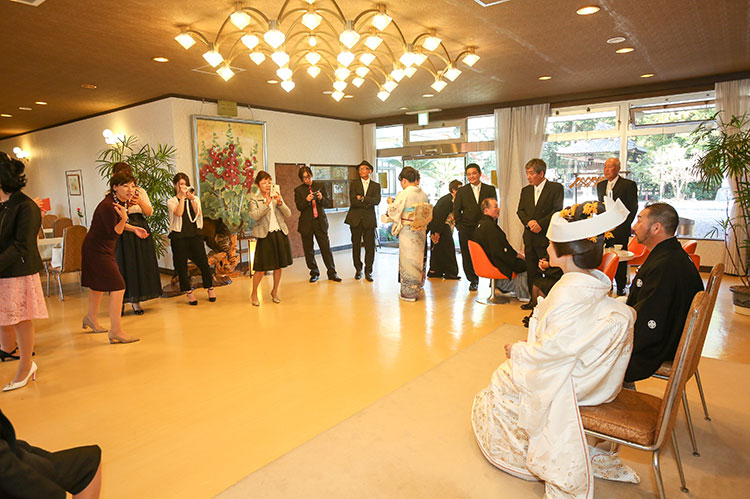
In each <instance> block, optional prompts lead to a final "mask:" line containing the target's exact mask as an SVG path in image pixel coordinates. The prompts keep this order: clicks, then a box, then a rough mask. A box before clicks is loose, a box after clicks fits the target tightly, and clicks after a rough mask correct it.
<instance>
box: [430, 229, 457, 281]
mask: <svg viewBox="0 0 750 499" xmlns="http://www.w3.org/2000/svg"><path fill="white" fill-rule="evenodd" d="M438 234H440V240H439V241H438V243H437V244H434V243H430V244H431V250H430V275H434V276H448V277H455V276H457V275H458V261H457V260H456V247H455V246H454V242H453V233H452V231H450V230H444V231H441V232H438Z"/></svg>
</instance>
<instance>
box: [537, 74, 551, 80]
mask: <svg viewBox="0 0 750 499" xmlns="http://www.w3.org/2000/svg"><path fill="white" fill-rule="evenodd" d="M539 79H540V80H542V81H544V80H551V79H552V77H551V76H548V75H545V76H540V77H539Z"/></svg>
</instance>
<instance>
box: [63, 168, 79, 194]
mask: <svg viewBox="0 0 750 499" xmlns="http://www.w3.org/2000/svg"><path fill="white" fill-rule="evenodd" d="M65 179H66V180H67V182H68V196H80V195H81V174H80V172H70V171H68V172H65Z"/></svg>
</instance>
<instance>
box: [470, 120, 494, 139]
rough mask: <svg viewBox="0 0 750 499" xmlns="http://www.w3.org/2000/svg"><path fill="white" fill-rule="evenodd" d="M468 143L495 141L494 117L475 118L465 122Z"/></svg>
mask: <svg viewBox="0 0 750 499" xmlns="http://www.w3.org/2000/svg"><path fill="white" fill-rule="evenodd" d="M466 131H467V132H468V133H467V135H468V142H485V141H489V140H493V141H494V140H495V117H494V116H493V115H490V116H477V117H474V118H469V119H467V120H466Z"/></svg>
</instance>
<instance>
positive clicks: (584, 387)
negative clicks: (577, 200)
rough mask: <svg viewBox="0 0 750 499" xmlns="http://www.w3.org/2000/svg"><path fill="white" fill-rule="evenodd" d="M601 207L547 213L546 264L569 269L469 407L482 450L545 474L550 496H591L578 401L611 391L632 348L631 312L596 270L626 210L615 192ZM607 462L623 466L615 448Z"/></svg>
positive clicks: (507, 466)
mask: <svg viewBox="0 0 750 499" xmlns="http://www.w3.org/2000/svg"><path fill="white" fill-rule="evenodd" d="M607 208H608V211H606V212H604V213H602V214H597V212H601V211H602V210H603V206H602V205H601V203H596V202H591V203H585V204H584V205H574V206H572V207H571V208H568V209H566V210H563V211H561V212H558V213H556V214H555V215H553V217H552V221H551V223H550V227H549V229H548V231H547V237H548V238H549V240H550V245H549V249H548V251H549V259H550V264H551V265H554V266H558V267H560V268H562V269H563V271H564V272H565V274H564V275H563V277H562V278H561V279H560V281H559V282H558V283H557V284H555V287H554V288H552V291H551V292H550V293H549V295H548V296H547V298H546V299H544V300H543V301H540V303H539V304H538V305H537V306H536V308H535V309H534V313H533V315H532V317H531V319H530V321H529V332H528V338H527V340H526V341H521V342H518V343H514V344H512V345H506V347H505V350H506V355H507V356H508V360H507V361H505V362H504V363H503V364H502V365H500V367H499V368H498V369H497V370H496V371H495V372H494V374H493V375H492V379H491V382H490V384H489V386H488V387H487V388H485V389H484V390H482V391H481V392H479V394H477V395H476V397H475V398H474V405H473V407H472V425H473V427H474V434H475V436H476V439H477V442H478V444H479V447H480V449H481V450H482V453H483V454H484V456H485V457H486V458H487V459H488V460H489V461H490V462H491V463H492V464H493V465H495V466H496V467H498V468H500V469H501V470H503V471H505V472H507V473H509V474H511V475H514V476H516V477H519V478H523V479H525V480H541V481H544V482H545V492H546V493H545V497H549V498H562V497H565V498H570V497H574V498H591V497H593V482H594V473H593V472H592V466H591V462H590V460H589V455H588V452H587V445H586V439H585V436H584V432H583V426H582V424H581V418H580V413H579V411H578V406H579V405H598V404H602V403H605V402H610V401H612V400H613V399H614V398H615V397H616V396H617V394H618V393H619V391H620V389H621V387H622V382H623V377H624V375H625V369H626V367H627V365H628V361H629V359H630V353H631V351H632V344H633V324H634V322H635V312H634V311H633V309H631V308H630V307H628V306H627V305H625V304H624V303H622V302H620V301H617V300H615V299H613V298H610V297H609V296H608V293H609V291H610V289H611V287H612V283H611V281H610V280H609V279H608V278H607V277H606V276H605V275H604V274H603V273H601V272H599V271H598V270H596V267H597V266H598V265H599V264H600V263H601V259H602V251H603V246H604V235H603V234H604V233H605V232H606V231H608V230H610V229H612V228H614V227H616V226H617V225H619V224H620V223H622V221H624V220H625V217H626V215H627V213H628V211H627V209H626V208H625V206H624V205H623V204H622V203H621V202H620V201H619V200H618V201H617V202H616V203H614V202H612V201H611V199H610V200H608V202H607ZM609 457H611V456H609ZM605 461H606V460H605ZM609 464H612V466H614V467H617V468H618V470H617V473H615V474H620V473H619V472H622V471H624V472H625V473H627V472H628V470H627V469H623V465H621V464H620V463H619V459H617V458H616V456H615V457H614V460H613V459H609ZM600 466H601V465H600ZM607 471H609V472H612V471H615V470H613V469H611V468H610V469H609V470H605V473H604V474H605V475H606V474H607V473H606V472H607ZM597 476H600V474H598V473H597ZM633 480H634V481H635V480H637V476H635V477H634V478H633Z"/></svg>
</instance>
